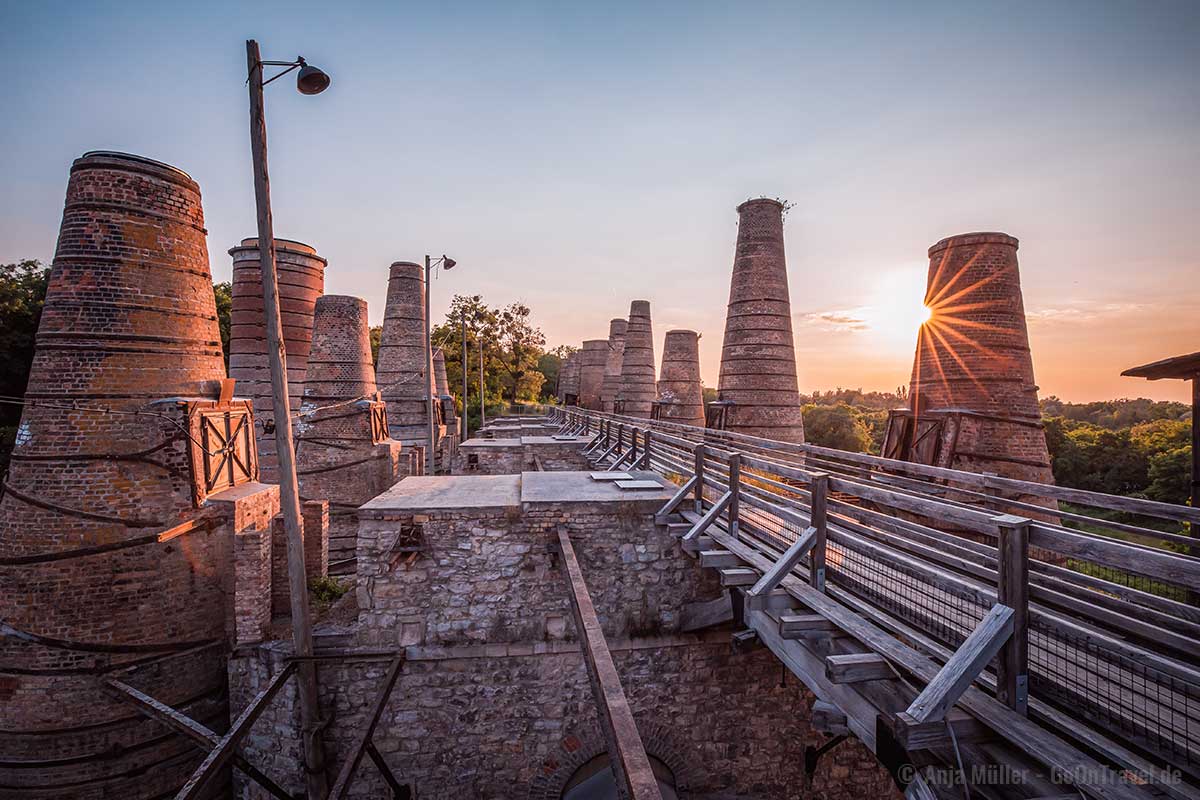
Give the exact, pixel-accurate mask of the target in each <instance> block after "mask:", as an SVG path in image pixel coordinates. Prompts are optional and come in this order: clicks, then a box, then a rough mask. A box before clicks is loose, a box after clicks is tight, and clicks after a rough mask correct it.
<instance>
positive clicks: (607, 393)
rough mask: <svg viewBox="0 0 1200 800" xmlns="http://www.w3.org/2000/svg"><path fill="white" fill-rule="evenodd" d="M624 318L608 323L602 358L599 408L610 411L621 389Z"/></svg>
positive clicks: (627, 323) (627, 322)
mask: <svg viewBox="0 0 1200 800" xmlns="http://www.w3.org/2000/svg"><path fill="white" fill-rule="evenodd" d="M628 327H629V321H628V320H626V319H614V320H611V321H609V323H608V354H607V355H606V356H605V360H604V381H603V383H601V384H600V410H601V411H604V412H605V413H610V414H611V413H612V410H613V407H614V404H615V402H616V399H617V393H618V392H619V391H620V390H621V361H622V359H623V358H624V357H625V329H626V328H628Z"/></svg>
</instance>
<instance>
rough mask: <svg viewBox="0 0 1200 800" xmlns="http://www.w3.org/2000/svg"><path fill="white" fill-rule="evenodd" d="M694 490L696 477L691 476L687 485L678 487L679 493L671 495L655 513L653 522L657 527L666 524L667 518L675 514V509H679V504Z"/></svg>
mask: <svg viewBox="0 0 1200 800" xmlns="http://www.w3.org/2000/svg"><path fill="white" fill-rule="evenodd" d="M695 488H696V476H695V475H693V476H692V477H690V478H688V480H687V483H685V484H683V486H680V487H679V491H677V492H676V493H675V494H674V495H672V496H671V499H670V500H668V501H667V502H666V504H664V505H663V507H662V508H660V509H659V510H658V512H657V513H655V515H654V521H655V522H656V523H657V524H659V525H665V524H667V522H668V517H670V516H671V514H673V513H674V512H675V509H677V508H679V506H680V504H681V503H683V501H684V500H686V499H687V496H688V494H690V493H691V492H693V491H694V490H695Z"/></svg>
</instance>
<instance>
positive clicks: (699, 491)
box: [692, 444, 705, 514]
mask: <svg viewBox="0 0 1200 800" xmlns="http://www.w3.org/2000/svg"><path fill="white" fill-rule="evenodd" d="M692 452H693V453H694V454H695V456H696V513H697V514H703V513H704V452H705V450H704V445H702V444H698V445H696V447H695V448H694V449H693V451H692Z"/></svg>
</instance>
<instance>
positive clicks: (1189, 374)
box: [1121, 353, 1200, 381]
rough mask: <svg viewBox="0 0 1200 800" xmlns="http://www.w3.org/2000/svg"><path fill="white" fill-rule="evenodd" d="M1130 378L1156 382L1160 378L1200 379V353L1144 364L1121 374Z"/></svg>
mask: <svg viewBox="0 0 1200 800" xmlns="http://www.w3.org/2000/svg"><path fill="white" fill-rule="evenodd" d="M1121 374H1122V375H1127V376H1129V377H1130V378H1148V379H1149V380H1152V381H1156V380H1159V379H1160V378H1181V379H1183V380H1191V379H1192V378H1196V377H1200V353H1189V354H1188V355H1186V356H1175V357H1173V358H1164V359H1163V360H1162V361H1155V362H1153V363H1151V364H1143V365H1142V366H1140V367H1130V368H1129V369H1127V370H1125V371H1124V372H1122V373H1121Z"/></svg>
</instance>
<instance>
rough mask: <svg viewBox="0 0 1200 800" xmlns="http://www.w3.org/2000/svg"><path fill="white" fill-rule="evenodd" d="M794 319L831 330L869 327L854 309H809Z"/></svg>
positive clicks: (859, 329)
mask: <svg viewBox="0 0 1200 800" xmlns="http://www.w3.org/2000/svg"><path fill="white" fill-rule="evenodd" d="M796 319H797V321H798V322H799V324H800V325H804V326H808V327H815V328H820V329H822V330H831V331H836V330H849V331H865V330H867V329H869V328H870V327H871V326H870V325H868V324H867V321H866V320H865V319H863V318H862V317H859V316H855V309H835V310H832V311H811V312H809V313H807V314H798V315H797V317H796Z"/></svg>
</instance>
